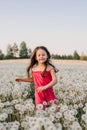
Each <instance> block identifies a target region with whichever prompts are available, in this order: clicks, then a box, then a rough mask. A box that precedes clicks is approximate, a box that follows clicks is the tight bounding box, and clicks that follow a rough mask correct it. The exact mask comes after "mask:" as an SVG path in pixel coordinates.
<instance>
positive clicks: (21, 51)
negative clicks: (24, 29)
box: [19, 41, 28, 58]
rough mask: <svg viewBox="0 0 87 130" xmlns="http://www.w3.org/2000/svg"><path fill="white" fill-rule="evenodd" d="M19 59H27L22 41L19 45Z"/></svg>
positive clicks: (26, 52)
mask: <svg viewBox="0 0 87 130" xmlns="http://www.w3.org/2000/svg"><path fill="white" fill-rule="evenodd" d="M19 57H20V58H28V49H27V46H26V43H25V42H24V41H23V42H21V44H20V50H19Z"/></svg>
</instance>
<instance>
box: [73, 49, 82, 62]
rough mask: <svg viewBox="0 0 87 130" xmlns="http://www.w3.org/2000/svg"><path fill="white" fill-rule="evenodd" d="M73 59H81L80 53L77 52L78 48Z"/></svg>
mask: <svg viewBox="0 0 87 130" xmlns="http://www.w3.org/2000/svg"><path fill="white" fill-rule="evenodd" d="M73 59H75V60H79V59H80V56H79V54H78V53H77V51H76V50H75V51H74V53H73Z"/></svg>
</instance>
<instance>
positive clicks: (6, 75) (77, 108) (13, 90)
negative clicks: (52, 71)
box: [0, 60, 87, 130]
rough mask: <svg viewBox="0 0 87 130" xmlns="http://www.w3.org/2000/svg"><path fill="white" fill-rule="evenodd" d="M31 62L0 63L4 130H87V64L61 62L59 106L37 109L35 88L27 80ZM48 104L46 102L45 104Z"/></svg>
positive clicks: (57, 89) (57, 87)
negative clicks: (22, 80) (19, 79)
mask: <svg viewBox="0 0 87 130" xmlns="http://www.w3.org/2000/svg"><path fill="white" fill-rule="evenodd" d="M27 65H28V61H26V60H24V61H20V62H19V61H18V60H17V61H10V62H9V61H0V130H87V63H86V62H83V61H80V62H77V61H73V62H68V61H65V62H64V61H63V62H62V61H59V62H58V61H57V62H55V65H56V67H57V68H58V69H59V72H58V73H57V77H58V84H57V85H55V86H54V91H55V93H56V97H57V104H58V105H56V104H51V105H50V106H49V107H47V108H46V109H45V110H43V106H42V105H41V104H40V105H38V106H36V107H37V108H38V109H37V110H36V108H35V105H34V85H33V84H30V83H24V82H21V83H18V82H15V78H16V77H25V76H26V75H27V74H26V67H27ZM44 104H46V102H44Z"/></svg>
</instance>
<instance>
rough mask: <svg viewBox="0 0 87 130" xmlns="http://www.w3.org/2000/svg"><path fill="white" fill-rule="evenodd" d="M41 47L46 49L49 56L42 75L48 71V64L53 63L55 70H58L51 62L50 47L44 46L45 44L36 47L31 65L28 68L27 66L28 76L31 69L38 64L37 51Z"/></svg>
mask: <svg viewBox="0 0 87 130" xmlns="http://www.w3.org/2000/svg"><path fill="white" fill-rule="evenodd" d="M39 49H42V50H44V51H46V53H47V56H48V58H47V60H46V61H45V69H44V71H43V73H42V75H43V76H44V74H45V71H46V69H47V65H51V66H52V67H53V68H54V70H55V72H58V70H57V69H56V68H55V66H54V65H53V64H52V63H51V62H50V58H51V54H50V52H49V51H48V49H47V48H46V47H44V46H37V47H36V48H35V49H34V51H33V53H32V55H31V60H30V65H29V66H28V68H27V73H28V77H29V71H30V69H31V68H32V67H33V66H34V65H35V64H37V60H36V53H37V51H38V50H39Z"/></svg>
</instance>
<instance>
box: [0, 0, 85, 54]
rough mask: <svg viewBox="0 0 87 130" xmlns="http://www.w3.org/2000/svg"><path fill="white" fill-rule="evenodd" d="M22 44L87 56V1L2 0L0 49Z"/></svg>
mask: <svg viewBox="0 0 87 130" xmlns="http://www.w3.org/2000/svg"><path fill="white" fill-rule="evenodd" d="M22 41H25V42H26V44H27V47H29V48H31V49H32V50H33V49H34V48H35V47H36V46H40V45H43V46H46V47H47V48H48V49H49V51H50V52H51V53H54V54H66V55H68V54H73V52H74V51H75V50H76V51H77V52H78V53H79V54H82V53H84V54H85V55H87V0H0V49H1V50H2V51H3V52H4V53H5V52H6V49H7V46H8V44H11V45H12V44H13V43H14V42H15V43H17V45H18V46H19V45H20V43H21V42H22Z"/></svg>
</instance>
